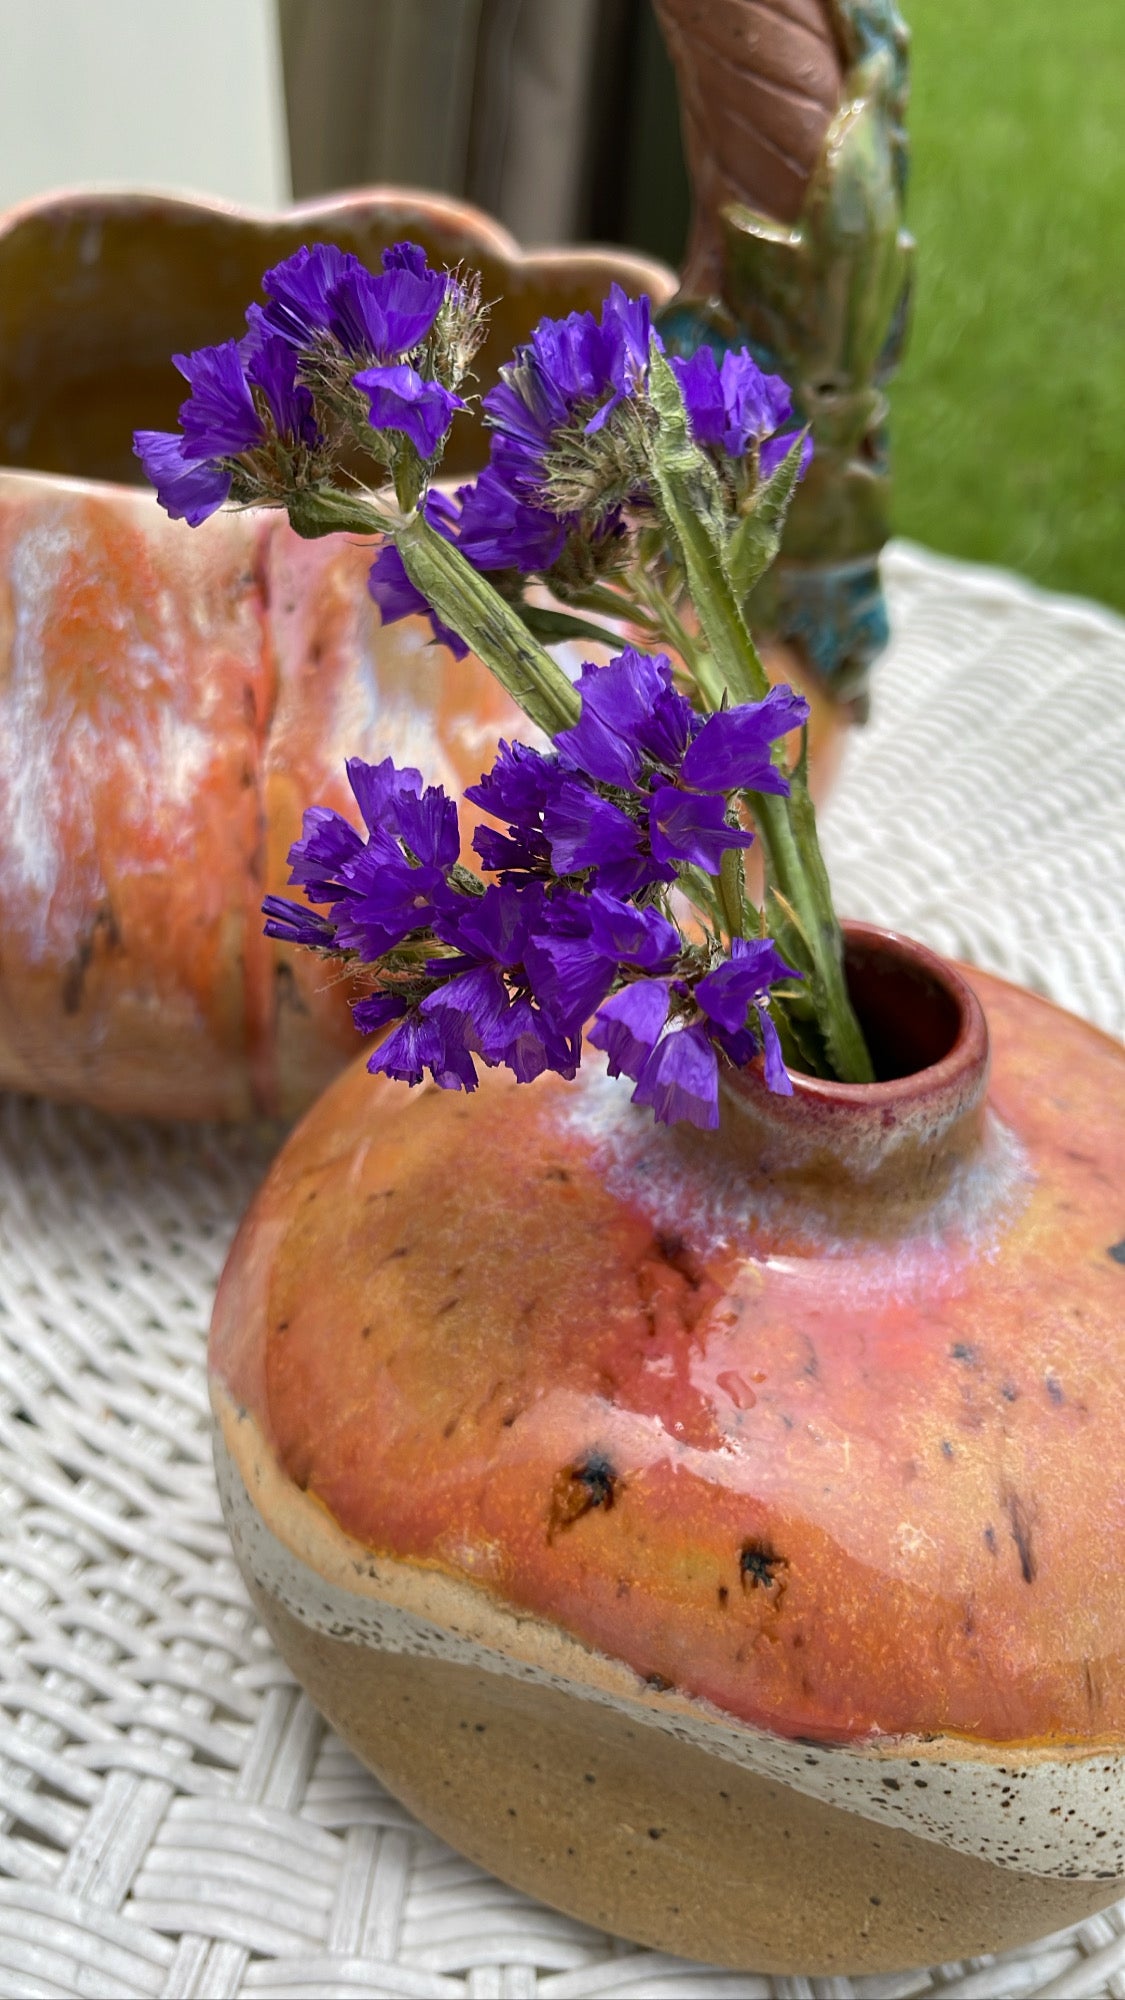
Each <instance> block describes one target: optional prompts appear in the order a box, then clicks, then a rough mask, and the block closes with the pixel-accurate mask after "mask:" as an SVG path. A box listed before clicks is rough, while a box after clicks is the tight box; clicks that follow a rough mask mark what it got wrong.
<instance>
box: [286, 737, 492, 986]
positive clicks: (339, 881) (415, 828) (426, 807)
mask: <svg viewBox="0 0 1125 2000" xmlns="http://www.w3.org/2000/svg"><path fill="white" fill-rule="evenodd" d="M347 771H348V781H349V783H350V785H351V788H352V792H353V794H354V796H355V800H356V803H357V805H358V806H359V809H360V812H361V813H362V815H363V820H364V824H365V826H366V828H367V838H366V840H365V839H364V837H363V835H362V834H360V833H358V832H357V831H356V829H355V827H354V826H352V824H351V822H350V821H349V820H346V819H345V818H344V817H343V815H342V814H341V813H338V812H334V811H332V810H331V808H330V807H327V806H310V807H309V809H308V810H307V811H306V813H305V816H304V822H303V825H302V829H301V838H300V839H299V840H297V841H295V842H294V844H293V846H292V847H291V848H290V850H289V870H290V873H289V880H290V883H291V884H292V885H293V886H294V887H297V888H301V889H303V890H304V892H305V895H306V897H307V899H308V901H309V902H310V903H319V904H325V905H327V906H328V908H327V914H326V915H324V916H318V917H317V918H316V919H315V925H316V926H318V927H319V926H323V927H324V929H323V931H322V930H321V929H320V928H317V929H316V934H315V935H314V934H313V930H312V928H310V924H309V915H308V912H307V910H306V909H305V907H304V905H303V904H300V903H295V902H291V901H290V900H289V899H288V898H287V897H283V896H272V897H270V898H269V907H268V908H267V910H266V916H267V923H266V934H267V936H269V937H278V938H283V939H285V940H286V941H288V942H298V943H301V944H312V945H315V946H317V947H319V948H320V949H331V950H333V951H335V952H343V953H348V954H354V955H355V956H357V957H359V958H361V959H362V960H363V961H364V962H365V963H371V962H373V961H374V960H376V959H378V958H379V957H381V956H382V954H383V953H385V952H387V951H393V950H394V949H395V947H396V946H398V945H401V944H402V943H403V942H404V941H405V940H406V939H407V938H409V937H411V936H413V935H415V934H417V933H423V932H426V931H427V930H428V929H429V928H430V927H431V926H432V924H433V921H434V919H435V917H436V915H437V912H438V910H439V908H442V907H444V905H445V903H446V902H447V901H448V898H449V895H450V893H451V892H450V891H449V887H448V880H447V878H448V873H449V870H450V869H451V868H452V866H453V864H454V862H455V861H456V860H457V857H458V854H459V853H460V834H459V831H458V825H457V806H456V803H455V801H454V800H453V799H450V798H447V797H446V795H445V793H444V792H443V791H442V789H441V787H440V786H430V787H428V788H426V789H425V790H423V788H422V778H421V773H420V772H418V771H415V770H412V769H409V768H407V769H403V770H398V769H396V767H395V765H394V764H393V763H392V761H391V759H390V758H389V757H388V758H385V759H384V761H383V762H382V763H381V764H365V763H364V762H363V760H362V759H361V758H358V757H353V758H351V759H349V762H348V766H347ZM298 933H299V935H297V934H298Z"/></svg>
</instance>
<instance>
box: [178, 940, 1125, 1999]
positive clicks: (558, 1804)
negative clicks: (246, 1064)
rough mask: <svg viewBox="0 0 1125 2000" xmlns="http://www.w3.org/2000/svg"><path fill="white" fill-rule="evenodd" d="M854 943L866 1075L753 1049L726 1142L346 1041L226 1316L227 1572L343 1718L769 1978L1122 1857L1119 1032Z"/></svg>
mask: <svg viewBox="0 0 1125 2000" xmlns="http://www.w3.org/2000/svg"><path fill="white" fill-rule="evenodd" d="M848 937H849V944H848V951H849V977H850V980H851V985H852V990H853V994H854V996H855V999H856V1002H857V1006H858V1007H859V1010H860V1012H861V1015H862V1016H863V1018H864V1020H865V1023H866V1025H867V1028H868V1032H869V1036H870V1038H871V1041H872V1045H873V1047H874V1048H875V1050H876V1051H877V1063H878V1068H879V1074H880V1078H881V1080H880V1081H879V1082H877V1083H876V1084H874V1085H872V1086H870V1087H866V1088H862V1089H861V1088H857V1087H847V1086H838V1085H832V1084H826V1083H822V1082H817V1081H814V1080H811V1079H807V1078H797V1079H795V1089H794V1093H793V1096H792V1097H791V1098H779V1097H774V1096H771V1095H770V1094H769V1093H768V1092H766V1091H765V1089H764V1087H763V1085H762V1082H761V1078H760V1076H759V1075H758V1074H757V1073H756V1072H755V1071H754V1070H753V1069H752V1070H750V1071H749V1072H746V1073H742V1074H738V1075H733V1076H731V1077H730V1078H729V1080H728V1083H727V1084H726V1086H725V1087H724V1101H723V1105H722V1117H721V1125H720V1129H719V1131H718V1132H716V1133H713V1134H706V1135H703V1134H698V1133H696V1132H694V1131H692V1130H690V1129H684V1128H676V1129H674V1130H672V1131H670V1132H669V1131H666V1130H664V1129H662V1128H659V1127H656V1126H655V1125H654V1124H653V1123H652V1121H651V1120H650V1118H649V1116H648V1114H647V1113H640V1112H638V1110H637V1109H636V1108H635V1107H634V1106H633V1105H632V1104H631V1103H630V1101H629V1086H628V1085H626V1084H625V1083H623V1082H620V1081H619V1082H616V1083H615V1082H613V1081H612V1080H610V1079H609V1077H608V1076H607V1074H606V1072H605V1070H604V1068H599V1067H598V1066H597V1063H596V1061H595V1062H592V1063H591V1064H590V1065H589V1066H588V1067H587V1068H585V1069H584V1070H583V1072H582V1073H581V1075H580V1078H579V1080H578V1081H577V1082H576V1083H574V1084H569V1085H568V1084H564V1083H562V1082H560V1081H559V1080H558V1079H554V1078H547V1079H541V1080H540V1081H539V1082H538V1083H536V1084H535V1085H534V1086H533V1087H531V1088H520V1087H517V1086H516V1085H515V1084H514V1083H511V1082H510V1081H509V1080H507V1078H506V1076H505V1075H504V1074H499V1073H492V1074H489V1075H487V1076H485V1077H484V1078H483V1079H482V1084H481V1088H480V1089H479V1090H478V1091H477V1092H476V1093H475V1094H473V1095H472V1096H470V1097H462V1096H457V1095H453V1094H450V1093H445V1092H442V1091H439V1090H437V1089H436V1088H433V1087H426V1088H422V1089H418V1090H415V1091H407V1090H406V1089H405V1088H403V1087H400V1086H396V1085H390V1084H386V1083H379V1084H376V1083H374V1082H373V1080H372V1079H371V1078H370V1077H369V1076H368V1075H367V1073H366V1071H365V1070H364V1068H363V1066H362V1064H360V1065H359V1066H357V1067H356V1068H354V1069H352V1070H351V1071H349V1072H348V1073H347V1074H346V1075H345V1076H343V1077H342V1078H341V1079H340V1080H339V1081H338V1082H337V1083H335V1084H334V1085H333V1086H332V1087H331V1088H330V1090H329V1091H328V1092H327V1093H326V1095H325V1096H324V1097H323V1098H322V1099H321V1101H320V1102H319V1103H318V1104H317V1105H316V1107H315V1108H314V1109H313V1110H312V1111H311V1112H310V1113H309V1115H308V1116H307V1117H306V1119H305V1121H304V1123H303V1124H302V1125H301V1126H300V1127H299V1128H298V1130H297V1131H296V1133H295V1134H294V1135H293V1137H292V1138H291V1139H290V1141H289V1142H288V1144H287V1145H286V1147H285V1148H284V1149H283V1151H282V1153H281V1154H280V1156H279V1158H278V1160H277V1162H276V1163H275V1165H274V1167H273V1169H272V1170H271V1173H270V1175H269V1177H268V1179H267V1180H266V1182H265V1184H264V1186H263V1188H262V1190H261V1193H260V1194H259V1196H258V1198H257V1200H256V1202H255V1204H254V1206H253V1208H252V1209H251V1211H250V1213H249V1216H248V1217H247V1219H246V1221H245V1223H244V1224H243V1227H242V1230H241V1232H240V1234H239V1237H238V1239H237V1242H236V1244H235V1247H234V1249H233V1251H232V1253H231V1257H230V1261H229V1263H228V1266H227V1270H226V1273H225V1276H224V1278H223V1282H222V1286H221V1289H220V1293H219V1297H218V1301H217V1304H216V1310H215V1318H214V1326H213V1333H212V1345H211V1379H212V1390H213V1397H214V1407H215V1413H216V1456H217V1464H218V1469H219V1476H220V1484H221V1490H222V1495H223V1505H224V1508H225V1511H226V1517H227V1520H228V1523H229V1526H230V1530H231V1534H232V1538H233V1542H234V1547H235V1550H236V1553H237V1556H238V1560H239V1562H240V1564H241V1566H242V1569H243V1573H244V1575H245V1576H246V1578H247V1581H248V1583H249V1586H250V1588H251V1590H252V1592H253V1595H254V1598H255V1601H256V1603H257V1604H258V1606H259V1608H260V1610H261V1613H262V1616H263V1617H264V1619H265V1621H266V1623H267V1624H268V1626H269V1628H270V1630H271V1632H272V1633H273V1635H274V1637H275V1638H276V1640H277V1642H278V1644H279V1646H280V1648H281V1650H282V1652H283V1653H284V1655H285V1657H286V1658H287V1660H288V1661H289V1663H290V1664H291V1666H292V1667H293V1669H294V1671H295V1672H296V1673H297V1675H298V1676H299V1678H300V1679H301V1681H302V1682H303V1683H304V1685H305V1687H306V1688H307V1689H308V1690H309V1692H310V1694H311V1695H312V1697H313V1699H314V1700H315V1701H316V1702H317V1703H318V1705H319V1706H320V1707H321V1708H322V1709H323V1710H324V1712H325V1713H326V1715H327V1716H328V1717H329V1718H330V1720H331V1721H332V1723H333V1724H334V1725H335V1727H336V1728H337V1729H338V1730H339V1731H340V1733H341V1734H342V1735H343V1737H344V1738H345V1740H346V1741H347V1742H348V1743H350V1744H351V1745H352V1747H353V1748H354V1749H355V1750H356V1751H357V1753H358V1754H359V1755H360V1756H361V1757H363V1758H364V1759H365V1760H366V1761H367V1762H368V1763H369V1764H370V1765H371V1767H372V1768H373V1769H374V1770H375V1771H377V1772H378V1773H379V1775H380V1777H381V1778H382V1779H383V1780H384V1781H385V1782H386V1784H387V1785H388V1786H389V1787H390V1789H391V1790H392V1791H393V1792H395V1793H396V1794H397V1795H398V1796H400V1797H401V1798H402V1799H403V1800H404V1801H405V1802H406V1804H407V1805H408V1806H410V1808H411V1809H412V1810H413V1811H414V1812H415V1813H416V1814H417V1815H418V1816H419V1817H420V1818H421V1819H422V1820H423V1821H424V1822H425V1823H426V1824H427V1825H429V1826H431V1827H433V1828H434V1829H435V1830H436V1831H437V1832H438V1833H439V1834H441V1835H442V1836H443V1837H444V1838H446V1839H447V1840H449V1841H451V1842H452V1843H453V1844H454V1845H455V1846H457V1847H459V1848H461V1849H462V1850H463V1851H464V1852H466V1853H467V1854H469V1855H471V1856H472V1857H473V1858H474V1859H475V1860H477V1861H479V1862H481V1863H483V1864H484V1865H485V1866H487V1867H489V1868H491V1869H492V1870H494V1871H495V1872H496V1873H497V1874H499V1875H501V1876H503V1877H505V1878H506V1879H507V1880H509V1881H511V1882H513V1883H515V1884H517V1885H518V1886H520V1887H521V1888H524V1889H526V1890H529V1891H530V1892H532V1893H533V1894H535V1895H537V1896H540V1897H542V1898H544V1899H546V1900H547V1901H549V1902H552V1903H555V1904H557V1905H559V1906H560V1907H562V1908H563V1909H566V1910H569V1911H571V1912H573V1913H575V1914H576V1915H578V1916H580V1917H582V1918H584V1919H585V1920H586V1921H588V1922H590V1923H592V1924H595V1925H598V1926H601V1927H605V1928H608V1929H610V1930H615V1931H620V1932H623V1933H625V1934H626V1935H628V1936H630V1937H634V1938H637V1939H640V1940H643V1941H644V1942H646V1943H648V1944H651V1945H654V1946H658V1947H662V1948H664V1949H667V1950H670V1951H674V1952H680V1953H685V1954H688V1955H690V1956H692V1957H698V1958H703V1959H709V1960H712V1961H718V1962H721V1963H724V1964H728V1965H735V1966H754V1967H756V1968H758V1969H760V1970H765V1971H788V1972H804V1973H833V1972H861V1971H873V1970H880V1969H887V1968H891V1967H896V1966H901V1965H905V1964H911V1963H927V1962H933V1961H935V1960H946V1959H951V1958H960V1957H964V1956H968V1955H972V1954H976V1953H978V1952H983V1951H987V1950H994V1949H998V1948H1001V1947H1003V1946H1006V1945H1010V1944H1013V1943H1016V1942H1019V1941H1023V1940H1027V1939H1030V1938H1032V1937H1035V1936H1037V1935H1041V1934H1043V1933H1044V1932H1046V1931H1049V1930H1051V1929H1052V1928H1054V1927H1057V1926H1061V1925H1063V1924H1066V1923H1070V1922H1073V1921H1076V1920H1078V1919H1080V1918H1082V1917H1084V1916H1085V1915H1087V1914H1089V1913H1090V1912H1091V1911H1093V1910H1096V1909H1097V1908H1099V1907H1101V1906H1102V1905H1104V1904H1107V1903H1109V1902H1110V1901H1112V1900H1113V1899H1114V1898H1115V1897H1116V1896H1117V1895H1119V1894H1120V1893H1121V1885H1122V1881H1123V1879H1125V1767H1123V1764H1122V1758H1121V1746H1122V1740H1123V1736H1125V1670H1123V1661H1125V1582H1123V1577H1125V1476H1123V1474H1122V1470H1121V1452H1120V1410H1121V1407H1122V1395H1123V1392H1125V1339H1123V1319H1125V1245H1123V1243H1122V1237H1123V1236H1125V1213H1123V1207H1122V1202H1123V1195H1122V1189H1123V1187H1125V1121H1123V1118H1122V1112H1123V1110H1125V1055H1123V1052H1122V1051H1121V1049H1120V1048H1119V1047H1117V1046H1116V1045H1115V1044H1113V1043H1111V1042H1109V1041H1108V1040H1106V1039H1105V1038H1104V1037H1102V1036H1100V1035H1098V1034H1097V1033H1096V1032H1095V1031H1094V1030H1093V1029H1091V1028H1089V1027H1087V1026H1085V1025H1084V1024H1083V1023H1081V1022H1079V1021H1077V1020H1075V1019H1073V1018H1071V1017H1069V1016H1067V1015H1064V1014H1061V1013H1059V1012H1058V1011H1057V1010H1055V1009H1053V1008H1052V1007H1050V1006H1049V1005H1047V1003H1045V1002H1044V1001H1042V1000H1039V999H1036V998H1034V997H1033V996H1031V995H1030V994H1027V993H1024V992H1020V991H1018V990H1016V989H1014V988H1012V987H1010V986H1007V985H1005V984H1003V983H1002V982H1000V981H998V980H995V979H992V978H990V977H987V976H985V975H983V974H980V973H976V972H974V973H972V974H966V973H964V972H963V971H961V970H959V969H957V968H954V967H951V966H949V965H948V964H945V963H943V962H942V961H941V960H939V959H937V958H935V957H934V956H933V955H932V954H931V953H929V952H927V951H925V950H923V949H922V948H921V947H919V946H916V945H913V944H910V943H908V942H906V941H904V940H902V939H898V938H895V937H893V936H889V935H887V934H884V933H881V932H877V931H871V930H868V929H865V928H862V927H856V926H853V927H851V928H850V929H849V933H848ZM986 1016H987V1024H986ZM990 1048H991V1054H990Z"/></svg>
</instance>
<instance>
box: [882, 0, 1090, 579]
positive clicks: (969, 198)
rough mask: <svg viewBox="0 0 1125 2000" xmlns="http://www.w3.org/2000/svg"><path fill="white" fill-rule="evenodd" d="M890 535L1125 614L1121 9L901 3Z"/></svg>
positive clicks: (996, 0) (990, 1)
mask: <svg viewBox="0 0 1125 2000" xmlns="http://www.w3.org/2000/svg"><path fill="white" fill-rule="evenodd" d="M905 5H906V12H907V16H908V19H909V21H910V25H911V28H912V30H913V37H914V62H913V102H912V109H911V119H910V125H911V135H912V154H913V163H914V165H913V183H912V188H911V196H910V223H911V227H912V229H913V231H914V234H915V236H916V237H917V239H918V269H919V282H918V291H917V302H916V308H915V320H914V327H913V333H912V337H911V342H910V347H909V349H908V352H907V358H906V361H905V363H904V365H903V370H902V373H901V376H900V378H899V380H898V382H897V383H896V384H895V386H894V389H893V391H892V422H893V445H894V454H895V485H896V497H895V528H896V532H898V533H900V534H904V535H910V536H912V537H914V538H915V539H916V540H918V541H921V542H926V543H928V544H929V545H930V546H931V547H934V548H940V549H946V550H948V551H950V552H951V553H954V554H957V555H963V556H969V557H972V558H974V559H977V560H980V561H983V562H991V563H1003V564H1005V565H1007V566H1008V567H1010V568H1012V569H1017V570H1021V571H1022V572H1023V573H1024V574H1025V575H1027V576H1030V577H1034V578H1035V579H1037V580H1038V581H1039V582H1042V583H1044V584H1047V585H1050V586H1052V587H1053V588H1056V589H1060V590H1071V591H1079V592H1081V593H1083V594H1084V595H1086V596H1090V597H1096V598H1101V599H1102V600H1103V601H1105V602H1107V603H1111V604H1115V605H1118V606H1121V607H1123V608H1125V561H1123V559H1122V526H1123V502H1125V25H1123V17H1122V12H1121V0H1070V4H1068V5H1066V6H1057V5H1052V6H1048V5H1046V4H1045V0H905Z"/></svg>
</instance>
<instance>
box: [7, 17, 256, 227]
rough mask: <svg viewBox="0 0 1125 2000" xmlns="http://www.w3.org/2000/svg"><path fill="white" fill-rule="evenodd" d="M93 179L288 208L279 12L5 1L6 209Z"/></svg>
mask: <svg viewBox="0 0 1125 2000" xmlns="http://www.w3.org/2000/svg"><path fill="white" fill-rule="evenodd" d="M90 181H100V182H107V181H108V182H118V183H120V182H127V183H131V184H133V185H135V186H144V187H153V186H156V187H177V188H188V189H192V190H194V191H196V192H198V193H205V194H213V195H221V196H224V197H226V198H227V199H228V200H231V201H243V202H250V203H255V204H259V205H261V206H263V207H270V206H276V205H278V204H280V203H284V202H286V201H288V199H289V154H288V146H287V142H286V137H285V110H284V100H283V94H282V80H281V58H280V49H279V41H278V31H277V19H276V10H275V6H274V0H0V209H4V208H7V207H9V206H10V205H11V203H13V202H15V201H21V200H23V199H24V198H25V197H27V196H29V195H34V194H39V193H42V192H43V191H44V190H46V189H48V188H58V187H65V186H73V185H74V184H75V183H77V182H90Z"/></svg>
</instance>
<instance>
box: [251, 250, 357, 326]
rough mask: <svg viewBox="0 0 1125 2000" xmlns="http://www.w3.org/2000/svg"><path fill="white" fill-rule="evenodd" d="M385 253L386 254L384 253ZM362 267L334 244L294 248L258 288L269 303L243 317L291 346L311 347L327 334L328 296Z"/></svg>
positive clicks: (254, 307) (268, 273) (355, 259)
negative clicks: (321, 335)
mask: <svg viewBox="0 0 1125 2000" xmlns="http://www.w3.org/2000/svg"><path fill="white" fill-rule="evenodd" d="M386 254H389V253H385V255H386ZM362 269H363V266H362V264H361V263H360V261H359V258H358V257H353V256H352V254H351V252H350V250H340V249H338V248H337V246H336V244H335V243H314V244H313V245H312V246H311V248H309V247H307V246H306V247H304V248H302V249H300V250H295V251H294V252H293V255H292V256H291V257H286V258H284V259H283V261H282V262H281V263H280V264H275V265H274V267H273V269H272V270H270V271H267V272H266V274H265V277H264V278H263V279H262V290H263V291H264V292H265V294H266V298H267V300H268V301H269V303H268V304H267V305H266V306H264V307H263V306H251V308H250V312H249V313H248V314H247V318H248V319H249V320H250V321H251V325H253V324H254V323H255V321H256V322H257V323H258V324H260V325H263V326H264V327H265V328H266V329H268V330H269V331H270V332H272V333H275V334H278V335H279V336H280V338H281V339H282V340H285V341H288V343H289V345H290V346H291V347H294V348H298V349H300V348H306V347H311V346H312V344H313V342H314V341H315V340H316V339H317V337H318V335H320V334H323V333H327V331H328V323H329V312H330V309H329V304H328V301H329V296H330V294H331V293H332V292H333V291H334V289H335V287H336V286H337V285H339V284H340V283H341V282H342V281H344V280H346V279H348V278H351V277H354V276H355V274H356V273H357V272H359V271H362Z"/></svg>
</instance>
